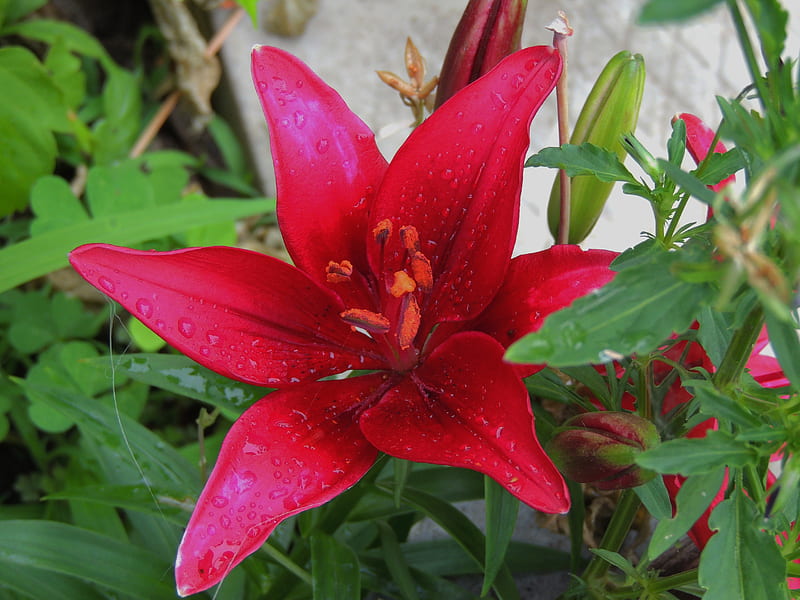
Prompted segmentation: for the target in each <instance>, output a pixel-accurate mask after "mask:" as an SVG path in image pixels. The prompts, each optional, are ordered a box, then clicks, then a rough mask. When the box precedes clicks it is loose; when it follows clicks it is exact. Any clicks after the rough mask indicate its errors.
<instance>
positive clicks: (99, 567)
mask: <svg viewBox="0 0 800 600" xmlns="http://www.w3.org/2000/svg"><path fill="white" fill-rule="evenodd" d="M0 539H4V540H13V543H6V544H2V545H0V564H5V565H8V566H12V567H16V566H21V567H23V568H37V569H42V570H43V571H46V572H51V571H52V572H55V573H59V574H62V575H69V576H72V577H77V578H79V579H83V580H86V581H90V582H93V583H95V584H97V585H100V586H103V587H106V588H109V589H111V590H114V591H115V592H117V593H119V594H121V595H124V596H125V597H129V598H141V599H142V600H156V599H160V598H164V599H170V600H171V599H173V598H175V590H174V587H173V584H172V581H171V577H169V576H168V575H166V574H167V573H168V572H169V565H168V564H165V563H164V562H162V561H161V560H159V559H157V558H156V557H155V556H153V555H152V554H150V553H149V552H147V551H145V550H143V549H142V548H140V547H138V546H134V545H132V544H126V543H122V542H119V541H118V540H115V539H113V538H110V537H107V536H105V535H101V534H99V533H95V532H92V531H87V530H85V529H80V528H78V527H74V526H72V525H67V524H66V523H57V522H55V521H41V520H34V521H27V520H26V521H15V520H9V521H0ZM48 597H49V596H48Z"/></svg>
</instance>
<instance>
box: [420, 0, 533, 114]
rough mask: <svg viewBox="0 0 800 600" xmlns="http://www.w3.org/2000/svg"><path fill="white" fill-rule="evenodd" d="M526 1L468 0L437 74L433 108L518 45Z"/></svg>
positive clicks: (517, 47) (437, 106) (486, 70)
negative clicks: (437, 86)
mask: <svg viewBox="0 0 800 600" xmlns="http://www.w3.org/2000/svg"><path fill="white" fill-rule="evenodd" d="M527 6H528V0H470V2H469V4H468V5H467V8H466V9H465V10H464V14H463V15H462V16H461V20H460V21H459V22H458V26H457V27H456V31H455V33H454V34H453V37H452V39H451V40H450V47H449V48H448V49H447V55H446V56H445V58H444V64H443V65H442V71H441V73H440V74H439V88H438V90H437V92H436V104H435V108H439V107H440V106H441V105H442V104H443V103H444V101H445V100H447V99H448V98H450V96H452V95H453V94H455V93H456V92H457V91H458V90H460V89H461V88H463V87H464V86H466V85H467V84H468V83H471V82H472V81H475V80H476V79H477V78H478V77H480V76H481V75H483V74H484V73H486V72H488V71H489V70H490V69H492V67H494V66H495V65H496V64H497V63H499V62H500V61H501V60H502V59H503V58H505V57H506V56H508V55H509V54H511V53H512V52H516V51H517V50H519V48H520V37H521V35H522V25H523V23H524V22H525V9H526V8H527Z"/></svg>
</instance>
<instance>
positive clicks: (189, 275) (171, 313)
mask: <svg viewBox="0 0 800 600" xmlns="http://www.w3.org/2000/svg"><path fill="white" fill-rule="evenodd" d="M252 58H253V78H254V80H255V84H256V89H257V92H258V94H259V97H260V98H261V102H262V105H263V108H264V113H265V115H266V118H267V123H268V125H269V130H270V135H271V142H272V155H273V160H274V165H275V171H276V176H277V185H278V190H277V192H278V194H277V195H278V219H279V223H280V227H281V231H282V233H283V236H284V239H285V241H286V246H287V248H288V251H289V253H290V255H291V257H292V260H293V261H294V264H295V266H290V265H288V264H286V263H284V262H281V261H279V260H277V259H274V258H271V257H268V256H264V255H261V254H257V253H254V252H249V251H246V250H240V249H236V248H224V247H215V248H192V249H185V250H178V251H173V252H143V251H136V250H130V249H126V248H117V247H113V246H107V245H99V244H91V245H87V246H82V247H80V248H78V249H76V250H75V251H73V252H72V254H71V256H70V260H71V262H72V264H73V266H74V267H75V268H76V269H77V270H78V271H79V272H80V273H81V275H82V276H83V277H85V278H86V279H87V281H89V282H90V283H92V284H93V285H95V286H96V287H98V289H100V290H102V291H104V292H105V293H107V294H108V295H110V296H111V297H113V298H114V299H115V300H117V301H119V302H120V303H121V304H122V305H124V306H125V307H126V308H127V309H128V310H130V311H131V312H132V313H133V314H134V315H136V316H137V317H139V318H140V319H141V320H142V321H143V322H144V323H145V324H147V325H148V326H149V327H151V328H152V329H153V330H154V331H155V332H157V333H158V334H159V335H161V336H162V337H163V338H164V339H165V340H167V341H168V342H169V343H170V344H172V345H173V346H174V347H175V348H177V349H179V350H180V351H181V352H183V353H184V354H186V355H187V356H189V357H191V358H193V359H194V360H196V361H197V362H199V363H201V364H203V365H205V366H206V367H208V368H210V369H213V370H215V371H217V372H218V373H221V374H224V375H226V376H229V377H231V378H233V379H237V380H239V381H244V382H249V383H253V384H257V385H264V386H272V387H276V388H278V391H276V392H273V393H271V394H269V395H268V396H266V397H265V398H263V399H262V400H260V401H258V402H257V403H255V404H254V405H253V406H252V407H250V408H249V409H248V410H247V411H246V412H245V413H244V414H243V415H242V416H241V417H240V418H239V419H238V420H237V421H236V423H234V425H233V426H232V428H231V430H230V432H229V433H228V435H227V437H226V439H225V441H224V443H223V446H222V450H221V452H220V455H219V458H218V459H217V463H216V466H215V468H214V470H213V472H212V474H211V476H210V478H209V480H208V482H207V483H206V486H205V489H204V490H203V492H202V494H201V495H200V498H199V499H198V501H197V505H196V507H195V510H194V513H193V515H192V517H191V520H190V521H189V525H188V527H187V529H186V532H185V534H184V537H183V540H182V542H181V546H180V549H179V551H178V558H177V560H176V579H177V584H178V591H179V593H180V594H182V595H186V594H190V593H194V592H198V591H201V590H204V589H206V588H208V587H210V586H212V585H214V584H215V583H217V582H218V581H220V580H221V579H222V578H223V577H224V576H225V575H226V574H227V573H228V572H229V571H230V570H231V569H232V568H233V567H234V566H235V565H236V564H238V563H239V562H240V561H242V560H243V559H244V558H245V557H246V556H247V555H249V554H250V553H252V552H254V551H255V550H257V549H258V547H259V546H260V545H261V544H263V543H264V541H265V540H266V538H267V537H268V536H269V534H270V533H271V532H272V530H273V529H274V528H275V526H276V525H277V524H278V523H280V522H281V521H282V520H283V519H285V518H287V517H289V516H291V515H294V514H297V513H299V512H301V511H304V510H307V509H309V508H312V507H315V506H319V505H320V504H323V503H324V502H327V501H328V500H330V499H332V498H334V497H335V496H336V495H338V494H340V493H342V492H343V491H345V490H346V489H348V488H349V487H351V486H352V485H353V484H355V483H356V482H357V481H358V480H359V479H360V478H361V477H362V476H363V475H364V474H365V473H366V472H367V470H368V469H369V468H370V467H371V466H372V464H373V463H374V461H375V459H376V456H377V454H378V452H385V453H387V454H390V455H392V456H396V457H400V458H404V459H408V460H412V461H420V462H429V463H437V464H445V465H453V466H459V467H467V468H471V469H474V470H476V471H480V472H481V473H485V474H487V475H489V476H490V477H492V478H494V479H496V480H497V481H498V482H499V483H500V484H501V485H503V486H504V487H505V488H506V489H507V490H508V491H509V492H511V493H512V494H514V495H515V496H517V497H518V498H520V499H521V500H522V501H524V502H526V503H527V504H529V505H531V506H533V507H535V508H537V509H540V510H543V511H548V512H564V511H566V510H567V509H568V507H569V498H568V495H567V491H566V488H565V485H564V481H563V479H562V477H561V475H560V474H559V473H558V471H557V470H556V468H555V467H554V466H553V464H552V462H551V461H550V459H549V458H548V457H547V456H546V455H545V453H544V452H543V450H542V448H541V446H540V444H539V442H538V440H537V439H536V437H535V434H534V429H533V416H532V414H531V409H530V404H529V399H528V395H527V392H526V389H525V386H524V385H523V383H522V381H521V379H520V376H519V372H518V370H517V369H516V368H515V367H512V366H510V365H508V364H506V363H504V362H503V353H504V349H505V347H506V346H507V345H508V344H509V343H510V342H512V341H514V340H516V339H518V338H519V337H521V336H522V335H524V334H525V333H528V332H529V331H532V330H534V329H536V328H538V327H539V326H540V324H541V322H542V320H543V319H544V318H545V316H546V315H547V314H549V313H550V312H552V311H554V310H557V309H558V308H561V307H563V306H565V305H567V304H569V303H570V302H571V301H572V300H574V299H575V298H576V297H578V296H581V295H583V294H585V293H588V292H589V291H591V290H593V289H596V288H597V287H599V286H601V285H603V284H604V283H605V282H607V281H608V280H609V279H610V278H611V277H612V272H611V271H610V270H609V268H608V265H609V263H610V261H611V260H612V259H613V256H614V255H613V254H612V253H607V252H603V251H587V252H584V251H582V250H580V249H579V248H577V247H573V246H562V247H557V248H552V249H550V250H547V251H544V252H540V253H536V254H530V255H525V256H520V257H518V258H515V259H513V260H511V250H512V246H513V243H514V240H515V237H516V233H517V219H518V212H519V198H520V188H521V183H522V165H523V160H524V154H525V151H526V149H527V147H528V127H529V124H530V121H531V119H532V118H533V115H534V114H535V112H536V111H537V110H538V108H539V106H540V105H541V104H542V102H543V101H544V99H545V98H546V97H547V95H548V94H549V93H550V91H551V90H552V89H553V87H554V85H555V82H556V80H557V78H558V76H559V74H560V71H561V59H560V57H559V55H558V54H557V53H556V52H555V51H554V50H553V49H552V48H547V47H537V48H529V49H526V50H523V51H520V52H518V53H516V54H514V55H512V56H510V57H509V58H508V59H506V60H505V61H504V62H503V63H501V64H500V65H499V66H498V67H497V69H495V70H494V71H492V72H491V73H490V74H488V75H487V76H485V77H484V78H482V79H480V80H478V81H476V82H475V83H474V84H473V85H471V86H468V87H466V88H464V89H463V90H462V91H461V92H459V93H458V94H456V95H455V96H454V97H453V98H452V100H451V101H450V102H448V103H447V104H446V105H444V106H442V108H440V109H439V110H437V111H436V112H435V113H434V114H433V116H432V117H430V118H429V119H428V120H426V121H425V122H424V123H423V124H422V125H420V126H419V127H418V128H417V129H416V130H415V131H414V132H413V133H412V134H411V136H410V137H409V139H408V141H407V142H406V143H405V144H404V145H403V146H402V147H401V148H400V150H399V151H398V153H397V155H396V156H395V157H394V159H393V160H392V162H391V164H388V165H387V163H386V161H385V160H384V158H383V157H382V156H381V154H380V153H379V151H378V149H377V147H376V145H375V141H374V138H373V134H372V132H371V131H370V130H369V129H368V128H367V126H366V125H364V123H362V122H361V121H360V120H359V119H358V118H357V117H356V116H355V115H354V114H353V113H352V112H350V110H349V109H348V108H347V106H346V105H345V103H344V101H343V100H342V99H341V97H340V96H339V95H338V94H336V92H335V91H334V90H332V89H331V88H329V87H328V86H327V85H325V83H324V82H322V81H321V80H320V79H319V78H318V77H317V76H316V75H315V74H314V73H313V72H312V71H311V70H310V69H309V68H308V67H307V66H306V65H304V64H303V63H301V62H300V61H299V60H298V59H296V58H294V57H292V56H290V55H288V54H286V53H285V52H283V51H281V50H278V49H275V48H268V47H257V48H255V49H254V51H253V57H252ZM350 370H358V371H359V373H362V374H360V375H359V376H357V377H350V378H339V379H337V380H329V379H327V380H323V378H327V377H329V376H332V375H337V374H343V373H346V372H347V371H350ZM530 370H532V369H528V371H530Z"/></svg>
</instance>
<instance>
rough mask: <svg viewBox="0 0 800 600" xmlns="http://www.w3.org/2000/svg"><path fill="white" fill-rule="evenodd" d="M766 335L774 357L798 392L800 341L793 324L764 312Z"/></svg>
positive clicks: (799, 384) (799, 385)
mask: <svg viewBox="0 0 800 600" xmlns="http://www.w3.org/2000/svg"><path fill="white" fill-rule="evenodd" d="M766 317H767V333H768V334H769V341H770V344H771V345H772V349H773V350H774V352H775V357H776V358H777V359H778V363H779V364H780V366H781V369H783V372H784V374H785V375H786V377H787V378H788V379H789V381H790V382H791V384H792V387H793V388H794V389H795V390H800V361H798V359H797V357H798V356H800V339H798V337H797V336H798V331H797V329H795V327H794V324H793V323H790V322H787V321H785V320H783V319H779V318H777V317H776V316H775V315H774V314H773V313H772V312H770V311H766Z"/></svg>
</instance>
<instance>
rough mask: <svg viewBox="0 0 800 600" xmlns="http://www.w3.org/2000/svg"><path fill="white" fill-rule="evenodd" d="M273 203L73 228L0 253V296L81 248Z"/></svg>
mask: <svg viewBox="0 0 800 600" xmlns="http://www.w3.org/2000/svg"><path fill="white" fill-rule="evenodd" d="M274 208H275V202H274V200H267V199H257V200H225V199H217V200H207V201H205V202H203V203H196V204H192V205H191V206H186V205H183V204H175V205H169V206H162V207H159V208H158V209H155V210H154V209H152V208H145V209H139V210H135V211H131V212H126V213H120V214H116V215H109V216H105V217H101V218H98V219H91V220H89V221H86V222H83V223H74V224H72V225H68V226H66V227H63V228H61V229H58V230H53V231H48V232H47V233H44V234H42V235H38V236H36V237H33V238H31V239H29V240H25V241H24V242H20V243H18V244H14V245H12V246H9V247H7V248H3V249H2V250H0V292H3V291H5V290H8V289H11V288H14V287H16V286H18V285H20V284H22V283H25V282H26V281H30V280H31V279H35V278H36V277H41V276H42V275H46V274H47V273H49V272H50V271H54V270H56V269H59V268H61V267H64V266H66V265H67V254H68V253H69V251H70V250H72V249H74V248H76V247H77V246H80V245H81V244H86V243H91V242H101V241H102V242H104V243H109V244H117V245H121V246H124V245H131V244H135V243H137V242H142V241H145V240H149V239H155V238H159V237H163V236H166V235H171V234H175V233H179V232H181V231H186V230H187V229H191V228H192V227H197V226H200V225H206V224H209V223H217V222H220V221H225V220H231V219H240V218H243V217H247V216H250V215H255V214H259V213H265V212H272V211H273V210H274Z"/></svg>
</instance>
